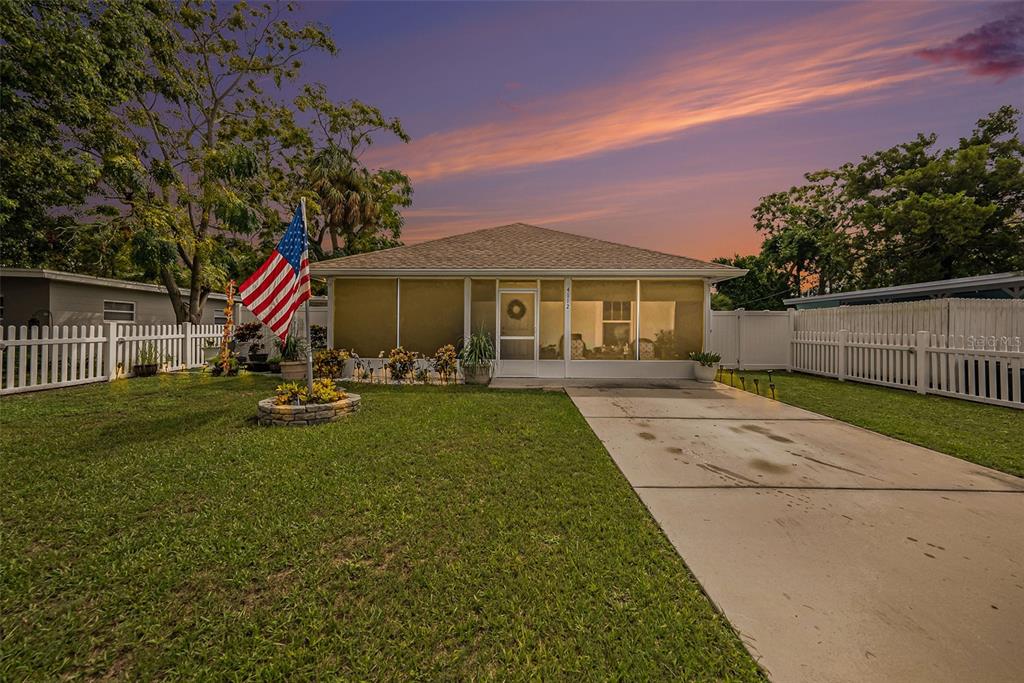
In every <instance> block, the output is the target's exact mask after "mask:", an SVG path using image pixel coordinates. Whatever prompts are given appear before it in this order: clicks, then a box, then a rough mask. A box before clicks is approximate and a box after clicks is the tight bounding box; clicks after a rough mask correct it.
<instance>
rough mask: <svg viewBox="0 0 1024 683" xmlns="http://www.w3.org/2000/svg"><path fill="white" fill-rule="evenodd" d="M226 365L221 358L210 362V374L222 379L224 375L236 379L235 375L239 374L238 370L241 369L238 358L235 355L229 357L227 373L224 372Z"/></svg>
mask: <svg viewBox="0 0 1024 683" xmlns="http://www.w3.org/2000/svg"><path fill="white" fill-rule="evenodd" d="M224 365H225V362H224V361H222V360H221V359H220V358H215V359H213V360H212V361H210V373H211V374H212V375H213V376H214V377H220V376H221V375H224V376H225V377H234V376H235V375H237V374H238V370H239V367H240V365H239V363H238V356H236V355H234V354H231V355H230V356H228V358H227V372H225V371H224Z"/></svg>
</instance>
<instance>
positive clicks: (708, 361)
mask: <svg viewBox="0 0 1024 683" xmlns="http://www.w3.org/2000/svg"><path fill="white" fill-rule="evenodd" d="M690 360H695V361H697V362H698V363H700V364H701V365H703V366H705V367H708V368H710V367H712V366H714V364H715V363H717V362H718V361H720V360H722V356H721V355H719V354H717V353H715V352H713V351H690Z"/></svg>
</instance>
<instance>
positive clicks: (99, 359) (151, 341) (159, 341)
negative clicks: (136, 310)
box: [0, 322, 224, 394]
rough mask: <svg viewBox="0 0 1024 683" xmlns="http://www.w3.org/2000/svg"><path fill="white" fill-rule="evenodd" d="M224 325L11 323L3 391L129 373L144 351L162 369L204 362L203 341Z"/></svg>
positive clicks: (0, 365) (1, 366)
mask: <svg viewBox="0 0 1024 683" xmlns="http://www.w3.org/2000/svg"><path fill="white" fill-rule="evenodd" d="M223 328H224V326H223V325H192V324H191V323H183V324H181V325H136V324H130V323H116V322H109V323H106V324H104V325H88V326H86V325H82V326H77V325H73V326H70V327H69V326H67V325H64V326H52V327H50V326H42V327H37V326H32V327H26V326H24V325H22V326H21V327H14V326H9V327H7V328H6V329H5V330H2V332H3V338H2V339H0V348H2V350H3V360H2V362H0V371H2V375H3V376H2V379H0V394H14V393H20V392H24V391H36V390H39V389H51V388H53V387H66V386H73V385H76V384H88V383H90V382H105V381H109V380H113V379H116V378H118V377H130V376H131V374H132V367H133V366H134V365H135V364H136V363H137V362H138V361H139V359H140V355H149V356H152V357H154V358H155V359H156V363H157V365H159V366H160V368H161V369H163V370H184V369H188V368H194V367H200V366H202V365H203V364H204V363H205V356H204V350H203V349H204V346H208V345H212V344H219V343H220V338H221V334H222V332H223Z"/></svg>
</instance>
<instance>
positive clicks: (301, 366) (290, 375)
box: [281, 360, 306, 380]
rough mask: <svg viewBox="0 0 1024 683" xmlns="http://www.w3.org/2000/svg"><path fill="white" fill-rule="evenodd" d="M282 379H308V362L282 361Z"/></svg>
mask: <svg viewBox="0 0 1024 683" xmlns="http://www.w3.org/2000/svg"><path fill="white" fill-rule="evenodd" d="M281 379H287V380H300V379H306V361H304V360H283V361H281Z"/></svg>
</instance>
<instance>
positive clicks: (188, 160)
mask: <svg viewBox="0 0 1024 683" xmlns="http://www.w3.org/2000/svg"><path fill="white" fill-rule="evenodd" d="M291 11H292V7H291V5H285V4H273V5H271V4H266V5H260V6H249V5H247V4H245V3H241V2H240V3H237V4H235V5H234V6H232V7H230V8H225V7H222V6H220V5H218V4H216V3H209V4H207V3H199V2H193V1H191V0H186V2H183V3H181V4H178V5H175V7H174V10H173V12H174V21H173V24H172V26H173V29H172V31H173V39H174V41H175V52H174V57H173V58H172V59H166V60H159V59H154V60H151V61H150V62H149V63H148V64H147V66H148V72H147V73H148V75H149V81H148V83H147V86H148V87H147V88H144V89H139V90H138V91H137V93H136V96H135V97H134V98H133V99H132V100H131V101H129V102H128V103H127V104H126V105H125V106H124V108H123V113H124V114H123V122H124V128H123V131H124V134H125V137H126V138H127V140H128V144H126V145H125V146H124V147H123V148H122V149H121V150H119V151H120V152H121V153H119V154H116V155H108V156H107V158H106V159H105V162H106V171H107V172H106V173H105V174H104V177H103V183H102V191H103V193H104V198H105V199H108V200H110V203H108V204H106V205H104V206H101V207H98V208H99V209H100V211H101V212H106V213H107V215H109V216H110V217H111V219H112V220H111V221H110V223H111V224H113V225H118V224H124V225H126V226H127V227H128V229H129V230H130V231H131V233H132V244H133V249H134V253H135V255H136V260H137V261H138V262H139V263H142V264H143V265H145V266H146V267H147V269H148V270H149V271H150V272H152V273H153V274H155V275H157V276H159V278H160V280H161V282H162V283H163V284H164V285H165V286H166V287H167V289H168V292H169V294H170V297H171V302H172V304H173V306H174V310H175V312H176V315H177V318H178V320H179V321H184V320H192V321H193V322H197V321H198V320H199V319H200V317H201V315H202V308H203V304H204V302H205V298H206V296H207V294H208V293H209V292H210V291H211V290H213V289H215V288H219V287H221V286H223V282H224V280H225V279H226V277H228V275H230V274H231V273H230V271H231V270H232V268H231V266H232V265H233V264H235V263H237V258H236V256H237V253H236V252H237V250H238V249H239V248H244V245H246V244H249V243H251V242H253V241H257V240H259V239H260V238H261V237H262V238H263V239H269V238H270V236H271V235H273V234H275V233H277V232H278V231H279V230H280V226H281V220H280V214H279V208H280V207H281V206H288V205H291V204H293V203H294V202H295V200H296V198H297V197H296V195H297V194H298V192H300V191H301V187H296V186H295V184H294V182H292V179H293V177H294V171H295V168H294V167H295V164H296V163H297V161H298V160H301V159H302V158H303V155H304V150H307V149H308V147H309V134H308V132H307V131H306V130H305V129H303V128H302V127H301V126H299V125H298V124H297V123H296V121H295V118H294V110H293V109H292V108H291V107H290V106H289V104H288V103H287V102H285V101H284V100H283V99H282V98H281V97H280V92H279V88H280V87H281V85H282V83H283V82H285V81H288V80H292V79H295V78H296V77H297V76H298V74H299V71H300V69H301V66H302V61H301V59H302V56H303V55H304V54H306V53H308V52H310V51H313V50H322V51H327V52H332V53H333V52H334V51H335V46H334V43H333V42H332V41H331V39H330V37H329V36H328V35H327V33H326V31H325V30H324V29H323V28H322V27H320V26H317V25H315V24H304V25H295V24H293V23H292V22H291V21H289V20H288V18H287V14H288V13H289V12H291ZM179 281H184V282H185V283H186V284H187V286H188V288H189V293H188V296H187V297H186V296H185V295H184V294H183V293H182V291H181V289H179V285H178V283H179Z"/></svg>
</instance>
